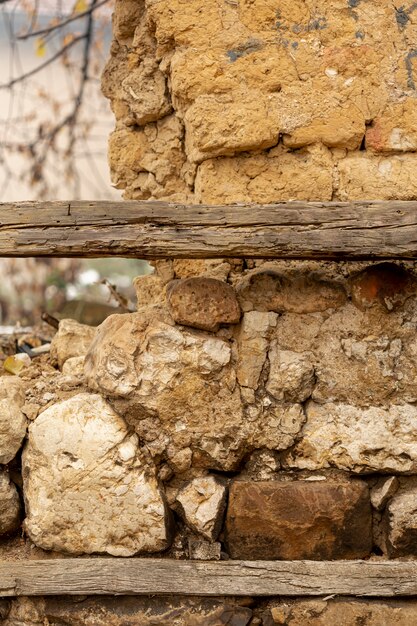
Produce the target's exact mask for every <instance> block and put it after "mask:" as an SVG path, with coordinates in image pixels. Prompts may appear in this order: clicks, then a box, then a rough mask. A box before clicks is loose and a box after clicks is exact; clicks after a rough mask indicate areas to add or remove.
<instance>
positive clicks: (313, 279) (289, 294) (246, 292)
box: [236, 269, 346, 313]
mask: <svg viewBox="0 0 417 626" xmlns="http://www.w3.org/2000/svg"><path fill="white" fill-rule="evenodd" d="M236 288H237V295H238V299H239V302H240V305H241V307H242V309H243V311H250V310H252V309H255V310H257V311H276V312H277V313H283V312H291V313H315V312H317V311H326V310H327V309H337V308H339V307H340V306H342V305H343V304H344V303H345V302H346V292H345V290H344V288H343V286H342V285H341V284H339V283H337V282H336V281H333V282H330V281H326V280H324V279H323V278H321V277H319V276H315V275H314V274H313V273H307V272H305V273H302V274H298V275H297V274H296V275H294V276H291V275H285V274H280V273H278V272H276V271H274V270H266V271H263V270H262V269H261V270H256V271H254V272H253V273H251V274H250V275H249V276H247V277H244V278H243V279H242V280H241V281H240V282H239V283H238V285H237V287H236Z"/></svg>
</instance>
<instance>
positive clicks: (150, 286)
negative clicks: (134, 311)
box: [133, 274, 165, 309]
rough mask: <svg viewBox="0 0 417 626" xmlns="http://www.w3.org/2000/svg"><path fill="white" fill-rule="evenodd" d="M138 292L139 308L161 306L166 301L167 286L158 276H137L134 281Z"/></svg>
mask: <svg viewBox="0 0 417 626" xmlns="http://www.w3.org/2000/svg"><path fill="white" fill-rule="evenodd" d="M133 286H134V287H135V290H136V299H137V308H138V309H139V308H141V307H143V306H148V305H152V304H161V303H162V302H163V300H164V295H165V289H164V287H165V285H164V282H163V280H162V278H160V277H159V276H157V275H156V274H148V275H145V276H137V277H136V278H135V279H134V281H133Z"/></svg>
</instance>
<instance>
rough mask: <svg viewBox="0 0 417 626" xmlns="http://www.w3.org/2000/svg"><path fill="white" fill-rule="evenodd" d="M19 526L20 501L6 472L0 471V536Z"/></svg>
mask: <svg viewBox="0 0 417 626" xmlns="http://www.w3.org/2000/svg"><path fill="white" fill-rule="evenodd" d="M19 526H20V499H19V495H18V493H17V489H16V487H15V485H14V484H13V483H12V482H11V481H10V478H9V475H8V473H7V471H5V470H0V535H5V534H7V533H11V532H13V531H14V530H17V529H18V528H19Z"/></svg>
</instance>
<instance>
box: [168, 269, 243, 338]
mask: <svg viewBox="0 0 417 626" xmlns="http://www.w3.org/2000/svg"><path fill="white" fill-rule="evenodd" d="M167 303H168V310H169V312H170V314H171V315H172V317H173V319H174V320H175V321H176V322H177V323H178V324H183V325H184V326H191V327H192V328H200V329H202V330H208V331H216V330H218V329H219V326H220V324H237V323H238V322H239V320H240V307H239V303H238V301H237V298H236V294H235V292H234V290H233V288H232V287H231V286H230V285H228V284H226V283H224V282H222V281H220V280H216V279H215V278H205V277H201V278H186V279H184V280H176V281H173V282H171V283H169V284H168V286H167Z"/></svg>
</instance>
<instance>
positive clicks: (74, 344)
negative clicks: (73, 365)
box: [51, 319, 96, 369]
mask: <svg viewBox="0 0 417 626" xmlns="http://www.w3.org/2000/svg"><path fill="white" fill-rule="evenodd" d="M95 332H96V329H95V328H94V327H93V326H88V325H87V324H80V323H79V322H77V321H75V320H73V319H64V320H61V321H60V322H59V328H58V331H57V333H56V335H55V336H54V338H53V339H52V343H51V359H52V360H53V361H55V362H56V363H57V364H58V366H59V368H60V369H62V367H63V365H64V363H65V361H67V360H68V359H71V358H73V357H79V356H85V354H87V351H88V349H89V347H90V345H91V342H92V341H93V339H94V335H95Z"/></svg>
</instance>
